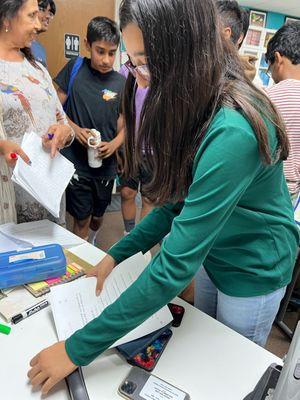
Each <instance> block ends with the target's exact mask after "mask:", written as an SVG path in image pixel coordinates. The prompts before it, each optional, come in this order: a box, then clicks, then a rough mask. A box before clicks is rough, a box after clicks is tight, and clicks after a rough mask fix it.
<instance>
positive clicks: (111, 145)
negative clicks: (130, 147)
mask: <svg viewBox="0 0 300 400" xmlns="http://www.w3.org/2000/svg"><path fill="white" fill-rule="evenodd" d="M124 139H125V124H124V118H123V116H122V115H121V114H120V116H119V118H118V122H117V135H116V137H115V138H114V139H112V140H111V141H110V142H104V141H101V144H100V146H99V147H98V152H99V156H100V157H101V158H108V157H110V156H112V155H113V154H114V153H115V152H116V151H117V150H118V148H119V147H121V146H122V144H123V143H124Z"/></svg>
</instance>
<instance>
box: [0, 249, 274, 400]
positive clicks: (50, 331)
mask: <svg viewBox="0 0 300 400" xmlns="http://www.w3.org/2000/svg"><path fill="white" fill-rule="evenodd" d="M72 252H74V253H75V254H77V255H78V256H79V257H81V258H84V259H85V260H86V261H88V262H89V263H91V264H96V263H97V262H98V261H99V260H100V259H101V258H102V257H103V256H104V253H103V252H102V251H101V250H99V249H96V248H95V247H93V246H91V245H89V244H84V245H80V246H77V247H76V248H73V249H72ZM176 302H178V303H180V304H183V305H184V306H185V308H186V313H185V316H184V318H183V321H182V325H181V326H180V327H179V328H174V329H173V337H172V338H171V340H170V342H169V344H168V346H167V347H166V349H165V351H164V353H163V354H162V356H161V359H160V360H159V362H158V364H157V366H156V368H155V370H154V371H153V373H154V374H155V375H158V376H159V377H161V378H162V379H165V380H166V381H168V382H170V383H172V384H174V385H175V386H178V387H180V388H182V389H183V390H185V391H186V392H188V393H189V394H190V396H191V399H192V400H242V399H243V397H244V396H245V395H246V394H247V393H249V392H250V391H251V390H252V389H253V387H254V386H255V384H256V382H257V381H258V379H259V378H260V376H261V375H262V374H263V372H264V370H265V369H266V368H267V367H268V366H269V365H270V364H271V363H281V360H280V359H279V358H277V357H276V356H274V355H273V354H271V353H269V352H267V351H266V350H264V349H262V348H261V347H259V346H257V345H255V344H254V343H252V342H250V341H249V340H247V339H245V338H244V337H242V336H241V335H239V334H237V333H235V332H234V331H232V330H231V329H229V328H227V327H226V326H224V325H222V324H220V323H219V322H217V321H215V320H214V319H212V318H210V317H208V316H207V315H205V314H203V313H202V312H200V311H198V310H196V309H195V308H194V307H192V306H190V305H189V304H186V303H185V302H183V301H182V300H180V299H176ZM55 341H57V337H56V332H55V326H54V321H53V318H52V314H51V310H50V308H49V307H48V308H47V309H44V310H42V311H40V312H38V313H36V314H34V315H32V316H31V317H30V318H27V319H25V320H24V321H22V322H21V323H19V324H17V325H14V326H13V327H12V331H11V334H10V335H8V336H4V335H1V336H0V360H1V362H0V393H1V396H0V397H1V398H3V399H5V400H27V399H40V398H41V395H40V392H39V391H37V392H33V391H32V389H31V387H30V385H29V384H28V380H27V377H26V373H27V371H28V365H29V361H30V359H31V358H32V357H33V356H34V355H35V354H36V353H38V352H39V351H40V350H42V349H43V348H44V347H47V346H49V345H51V344H52V343H54V342H55ZM129 369H130V366H129V365H128V364H127V363H126V362H125V361H124V360H123V359H122V358H121V357H120V356H118V355H117V354H116V353H115V351H114V350H109V351H107V352H106V353H105V354H103V355H102V356H100V357H98V358H97V360H95V361H94V362H93V363H92V364H91V365H89V366H88V367H85V368H84V369H83V372H84V376H85V381H86V385H87V388H88V392H89V396H90V400H114V399H116V400H119V399H121V398H120V397H119V396H118V395H117V388H118V386H119V384H120V382H121V381H122V379H123V378H124V377H125V376H126V374H127V372H128V371H129ZM47 399H49V400H67V399H69V396H68V393H67V389H66V386H65V384H64V383H61V384H59V385H58V386H57V387H56V388H55V390H53V391H52V392H51V394H49V395H48V396H47Z"/></svg>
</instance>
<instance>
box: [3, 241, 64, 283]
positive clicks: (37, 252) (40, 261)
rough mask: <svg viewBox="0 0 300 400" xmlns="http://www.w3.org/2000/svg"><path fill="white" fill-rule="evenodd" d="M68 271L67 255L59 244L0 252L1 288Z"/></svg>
mask: <svg viewBox="0 0 300 400" xmlns="http://www.w3.org/2000/svg"><path fill="white" fill-rule="evenodd" d="M65 273H66V257H65V255H64V252H63V249H62V247H61V246H60V245H59V244H49V245H46V246H38V247H32V248H30V249H26V250H21V251H16V250H15V251H9V252H6V253H0V289H6V288H9V287H12V286H18V285H23V284H24V283H30V282H39V281H43V280H45V279H49V278H55V277H58V276H61V275H64V274H65Z"/></svg>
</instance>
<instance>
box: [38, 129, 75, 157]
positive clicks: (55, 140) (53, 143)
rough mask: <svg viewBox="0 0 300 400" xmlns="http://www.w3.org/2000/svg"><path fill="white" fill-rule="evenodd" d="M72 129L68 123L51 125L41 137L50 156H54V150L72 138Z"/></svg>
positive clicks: (61, 147) (63, 145) (62, 146)
mask: <svg viewBox="0 0 300 400" xmlns="http://www.w3.org/2000/svg"><path fill="white" fill-rule="evenodd" d="M72 133H73V131H72V129H71V127H70V126H69V125H66V124H64V125H63V124H59V125H51V126H50V127H49V129H48V132H47V134H46V135H44V136H43V137H42V139H43V146H44V147H45V148H46V149H49V150H50V153H51V158H54V157H55V155H56V152H57V151H58V150H60V149H63V148H64V147H65V145H66V143H68V142H69V141H70V140H71V139H72Z"/></svg>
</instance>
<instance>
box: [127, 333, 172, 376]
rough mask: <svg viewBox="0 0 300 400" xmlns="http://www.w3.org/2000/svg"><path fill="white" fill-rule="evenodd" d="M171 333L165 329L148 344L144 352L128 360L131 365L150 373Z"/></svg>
mask: <svg viewBox="0 0 300 400" xmlns="http://www.w3.org/2000/svg"><path fill="white" fill-rule="evenodd" d="M171 336H172V331H171V330H170V329H166V330H165V331H164V332H163V333H162V334H161V335H160V336H159V337H158V338H157V339H155V340H154V341H153V342H152V343H150V344H149V345H148V346H147V347H145V349H144V350H142V351H141V352H139V353H138V354H136V355H135V356H133V357H132V358H130V359H129V360H128V362H129V363H130V364H132V365H137V366H138V367H140V368H143V369H145V370H146V371H152V370H153V368H154V367H155V365H156V363H157V362H158V360H159V357H160V356H161V354H162V352H163V351H164V349H165V347H166V345H167V343H168V341H169V340H170V337H171Z"/></svg>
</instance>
